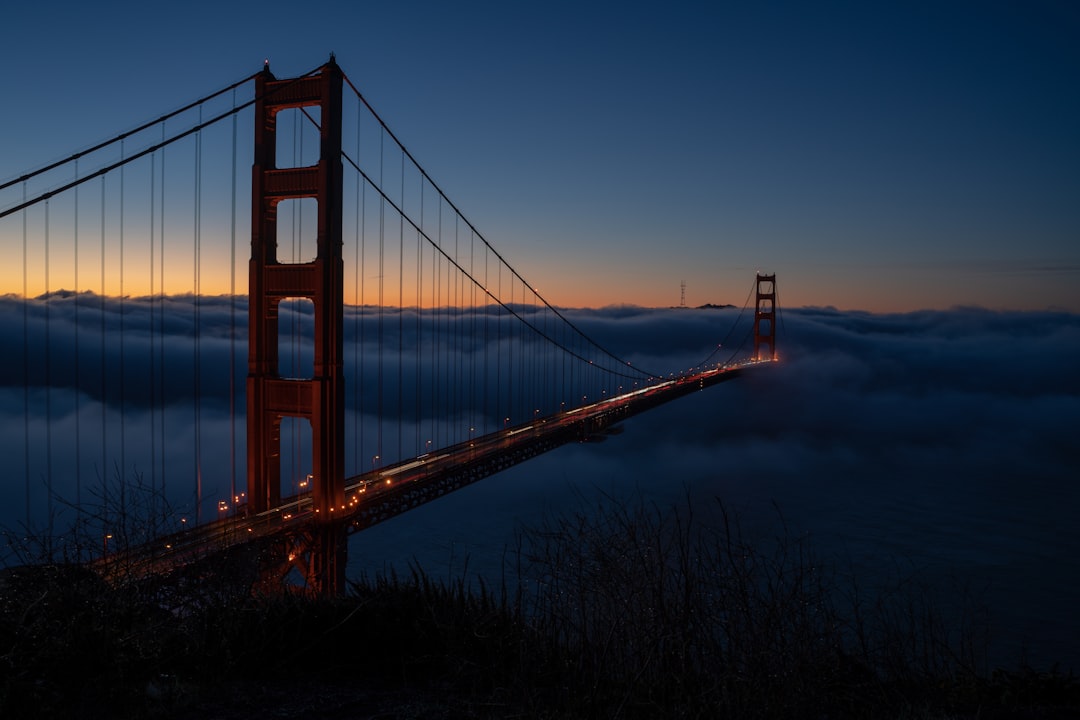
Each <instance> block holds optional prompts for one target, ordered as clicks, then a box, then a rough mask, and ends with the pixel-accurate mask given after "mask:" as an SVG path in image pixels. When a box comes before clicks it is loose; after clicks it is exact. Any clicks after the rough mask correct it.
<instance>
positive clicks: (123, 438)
mask: <svg viewBox="0 0 1080 720" xmlns="http://www.w3.org/2000/svg"><path fill="white" fill-rule="evenodd" d="M120 157H121V158H123V157H124V141H123V140H121V141H120ZM124 167H125V166H123V165H121V166H120V227H119V233H118V234H119V240H120V298H119V300H120V304H119V311H120V471H119V477H118V478H117V479H118V480H119V482H120V491H121V492H123V490H124V487H123V485H124V482H125V478H126V476H127V453H126V450H127V445H126V442H127V432H126V430H127V428H126V427H125V417H124V415H125V413H124V410H125V408H124V404H125V403H124V400H125V398H124V388H125V386H126V385H127V379H126V378H125V377H124Z"/></svg>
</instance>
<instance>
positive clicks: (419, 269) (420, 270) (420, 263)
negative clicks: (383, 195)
mask: <svg viewBox="0 0 1080 720" xmlns="http://www.w3.org/2000/svg"><path fill="white" fill-rule="evenodd" d="M423 223H424V178H423V177H421V178H420V226H421V229H420V230H417V231H416V323H415V326H416V329H415V339H414V341H413V344H414V345H415V349H416V360H415V362H416V373H415V375H416V377H415V379H414V385H415V388H414V390H413V394H414V395H416V402H415V403H414V405H415V408H416V409H415V412H416V416H415V418H414V422H415V424H416V447H417V449H418V451H417V455H419V454H420V450H419V449H420V448H423V447H424V446H423V445H422V444H421V437H420V436H421V434H422V430H421V427H420V426H421V418H422V417H423V411H422V410H421V407H420V403H421V402H422V397H423V393H422V391H421V387H422V382H421V377H420V362H421V360H420V346H421V345H422V343H421V342H420V322H421V316H422V315H423V312H424V297H423V294H422V290H421V288H423V286H424V260H423V258H424V247H423V239H422V237H421V236H422V235H423ZM429 435H430V432H429Z"/></svg>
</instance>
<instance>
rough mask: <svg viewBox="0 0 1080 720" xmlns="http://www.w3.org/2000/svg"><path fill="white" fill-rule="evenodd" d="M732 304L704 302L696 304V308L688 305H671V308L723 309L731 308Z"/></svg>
mask: <svg viewBox="0 0 1080 720" xmlns="http://www.w3.org/2000/svg"><path fill="white" fill-rule="evenodd" d="M733 307H735V306H734V305H714V304H712V303H705V304H704V305H698V306H697V307H696V308H692V307H690V306H689V305H672V306H671V309H672V310H724V309H726V308H733Z"/></svg>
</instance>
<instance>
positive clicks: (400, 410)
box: [397, 153, 405, 461]
mask: <svg viewBox="0 0 1080 720" xmlns="http://www.w3.org/2000/svg"><path fill="white" fill-rule="evenodd" d="M400 207H401V209H402V210H403V211H404V209H405V154H404V153H402V154H401V203H400ZM397 338H398V339H397V342H398V351H397V361H398V362H397V365H398V368H397V418H398V430H397V436H398V453H397V459H398V461H401V460H403V459H404V458H405V454H404V443H403V441H404V438H403V437H402V415H404V414H405V401H404V393H403V386H404V383H405V378H404V375H403V368H402V363H403V362H404V354H405V345H404V341H405V218H404V216H399V217H398V336H397Z"/></svg>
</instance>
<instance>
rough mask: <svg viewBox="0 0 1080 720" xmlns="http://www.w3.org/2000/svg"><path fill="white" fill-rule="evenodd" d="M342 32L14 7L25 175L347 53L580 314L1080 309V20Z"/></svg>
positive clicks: (428, 12) (10, 146) (236, 12)
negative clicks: (750, 305)
mask: <svg viewBox="0 0 1080 720" xmlns="http://www.w3.org/2000/svg"><path fill="white" fill-rule="evenodd" d="M318 7H319V10H318V11H311V10H302V9H300V6H298V5H296V4H295V3H283V2H274V1H269V2H259V3H254V2H236V3H207V2H202V1H198V0H197V1H195V2H188V3H185V4H183V5H165V4H156V3H135V2H105V3H96V4H86V3H74V2H59V3H50V4H42V3H20V4H17V5H16V6H14V7H12V8H8V9H7V10H6V11H5V22H4V26H3V29H2V30H0V40H2V42H0V66H2V67H4V68H5V69H6V71H5V72H4V73H3V74H2V77H0V92H2V93H3V96H4V97H6V98H8V101H7V102H5V107H6V108H8V110H7V111H6V112H4V113H3V114H2V116H0V148H2V152H0V158H2V159H0V179H9V178H12V177H17V176H18V175H20V174H21V173H23V172H25V171H27V170H29V169H31V168H34V167H38V166H40V165H42V164H44V163H46V162H49V161H52V160H55V159H58V158H60V157H63V156H66V155H67V154H69V153H70V152H73V151H75V150H79V149H82V148H85V147H87V146H89V145H91V144H93V143H95V142H97V141H100V140H102V139H105V138H108V137H111V136H113V135H115V134H116V133H117V132H119V131H121V130H124V129H129V128H131V127H134V126H136V125H138V124H139V123H141V122H142V121H145V120H149V119H152V118H155V117H158V116H159V115H161V114H162V113H164V112H167V111H169V110H172V109H174V108H177V107H179V106H181V105H183V104H185V103H186V102H188V101H190V100H193V99H195V98H198V97H201V96H202V95H204V94H206V93H208V92H212V91H214V90H217V89H219V88H221V87H224V86H225V85H227V84H229V83H231V82H233V81H235V80H239V79H241V78H243V77H245V76H247V75H249V74H250V73H253V72H255V71H257V70H258V69H259V68H261V66H262V63H263V61H264V59H268V60H269V61H270V65H271V68H272V70H273V71H274V72H275V73H276V74H277V75H278V76H279V77H291V76H293V75H298V74H301V73H304V72H307V71H309V70H311V69H314V68H315V67H317V66H319V65H320V64H322V63H323V62H325V61H326V59H327V58H328V57H329V55H330V53H334V54H335V56H336V58H337V60H338V63H339V64H340V65H341V67H342V68H343V69H344V70H345V72H346V74H347V75H348V76H349V78H350V79H351V80H352V81H353V82H354V84H356V86H357V87H359V88H360V90H361V91H362V92H363V93H364V95H365V97H367V98H368V100H369V101H370V102H371V103H372V105H373V106H374V107H375V108H376V110H377V111H378V112H379V113H380V115H381V116H382V117H383V118H384V119H385V120H386V121H387V123H388V124H389V126H390V127H391V129H393V131H394V132H395V133H396V134H397V136H398V137H399V138H401V139H402V141H403V142H404V143H405V145H406V146H407V147H408V148H409V149H410V151H411V152H412V153H413V155H414V156H415V157H416V158H417V159H418V160H419V162H420V163H421V164H422V165H423V166H424V168H425V169H426V170H427V171H428V173H429V174H430V175H431V177H433V178H434V179H435V181H436V182H437V183H438V184H439V185H440V186H441V187H442V188H443V189H444V190H445V191H446V193H447V195H448V196H449V197H450V198H451V200H452V201H453V202H454V203H455V204H456V205H457V206H458V207H459V208H461V210H462V211H463V213H464V214H465V216H466V217H467V218H468V219H469V220H470V221H471V222H472V223H473V224H474V225H475V226H476V227H477V228H478V229H479V230H480V231H481V232H482V233H483V234H484V236H485V237H486V238H488V240H489V241H491V243H492V244H493V245H494V246H495V247H496V248H497V249H498V250H499V252H500V253H502V254H503V255H504V256H505V257H507V258H508V259H509V260H510V261H511V263H512V264H514V266H515V267H517V268H519V269H520V270H521V271H522V272H523V274H524V275H525V276H526V278H527V279H528V281H529V283H530V284H531V285H533V286H534V287H539V288H540V289H541V291H542V292H543V294H544V295H545V296H546V297H547V298H548V299H549V300H550V301H551V302H553V303H555V304H558V305H561V306H565V307H603V306H607V305H621V304H633V305H641V306H646V307H664V306H670V305H675V304H678V303H679V302H680V299H681V294H680V287H681V283H682V282H684V281H685V283H686V302H687V304H689V305H701V304H704V303H736V304H739V303H741V300H742V298H743V297H744V296H745V292H746V288H747V287H748V286H749V284H750V281H751V280H752V277H753V274H754V273H755V271H758V270H760V271H764V272H775V273H777V275H778V290H779V291H780V294H781V303H782V304H783V305H786V306H788V307H803V306H814V307H830V306H831V307H836V308H839V309H843V310H867V311H872V312H902V311H914V310H920V309H947V308H951V307H955V306H977V307H983V308H989V309H1010V310H1045V309H1064V310H1067V311H1070V312H1077V311H1080V290H1078V289H1077V288H1080V133H1077V132H1076V128H1077V127H1080V95H1078V94H1077V93H1076V92H1075V88H1076V87H1080V45H1078V44H1077V43H1076V42H1075V38H1076V37H1077V36H1078V34H1080V10H1078V9H1077V7H1076V5H1075V4H1074V3H1069V2H1029V3H1007V2H945V3H872V4H867V3H856V2H850V3H845V2H826V3H814V4H812V5H809V4H804V3H777V2H763V3H752V4H746V3H738V4H736V3H726V2H721V3H709V4H702V3H690V2H682V1H678V0H677V1H676V2H668V3H654V4H649V3H631V4H626V3H623V4H618V5H616V4H612V3H570V2H546V3H543V4H539V3H535V4H529V3H496V2H462V3H434V2H431V3H427V2H397V3H352V2H326V3H321V4H319V6H318ZM241 157H242V159H241V164H242V165H244V166H246V164H247V163H248V162H249V160H248V158H249V157H250V155H242V156H241ZM3 232H4V229H3V228H2V227H0V235H2V233H3ZM0 241H2V238H0ZM242 247H243V246H242ZM5 252H7V251H5ZM243 277H245V276H244V275H243V274H241V278H243ZM4 284H5V287H3V288H0V291H3V292H18V291H20V290H21V285H19V284H18V283H17V282H14V281H13V280H12V279H11V278H7V279H5V280H4ZM12 284H15V285H17V287H11V285H12ZM211 289H212V290H216V291H226V290H227V288H224V287H222V286H221V285H218V286H216V287H214V288H206V290H211Z"/></svg>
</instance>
